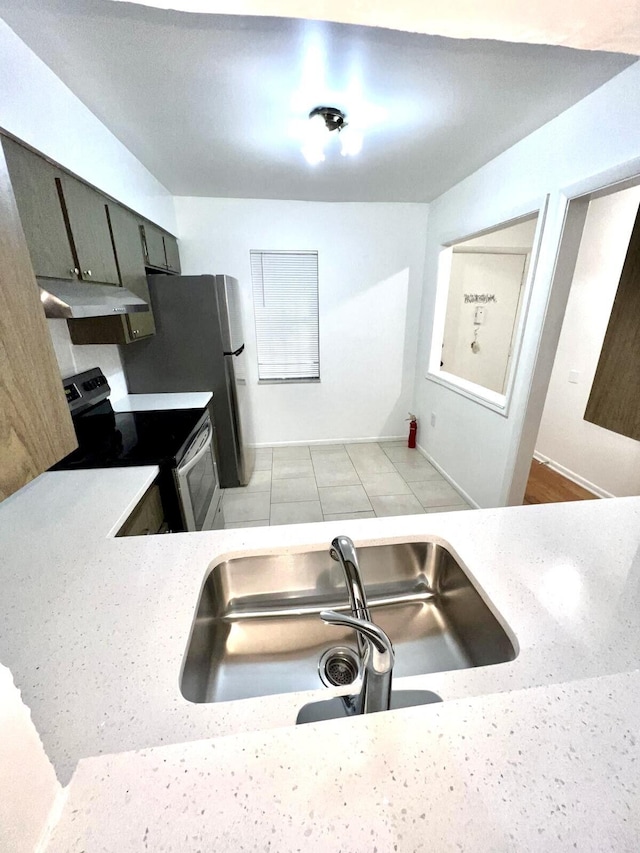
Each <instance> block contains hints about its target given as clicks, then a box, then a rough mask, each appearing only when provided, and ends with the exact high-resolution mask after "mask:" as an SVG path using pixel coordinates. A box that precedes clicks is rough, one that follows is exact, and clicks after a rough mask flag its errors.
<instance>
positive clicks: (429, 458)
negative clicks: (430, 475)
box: [416, 444, 482, 509]
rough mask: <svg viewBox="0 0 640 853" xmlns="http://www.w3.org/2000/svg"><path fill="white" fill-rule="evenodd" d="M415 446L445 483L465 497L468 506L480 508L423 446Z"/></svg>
mask: <svg viewBox="0 0 640 853" xmlns="http://www.w3.org/2000/svg"><path fill="white" fill-rule="evenodd" d="M416 447H417V449H418V450H419V451H420V453H422V455H423V456H424V458H425V459H426V460H427V462H429V464H431V465H433V467H434V468H435V469H436V471H437V472H438V473H439V474H441V475H442V476H443V477H444V479H445V480H446V481H447V483H449V485H450V486H453V488H454V489H455V490H456V492H458V494H459V495H460V496H461V497H463V498H464V499H465V501H466V502H467V503H468V504H469V505H470V506H472V507H474V508H475V509H482V507H481V506H480V504H479V503H477V502H476V501H474V499H473V498H472V497H471V495H470V494H468V492H465V490H464V489H463V488H462V486H461V485H460V484H459V483H456V481H455V480H454V479H453V477H450V476H449V474H447V472H446V471H445V470H444V468H442V466H441V465H438V463H437V462H436V460H435V459H434V458H433V456H431V454H430V453H427V451H426V450H425V449H424V447H422V445H420V444H418V445H416Z"/></svg>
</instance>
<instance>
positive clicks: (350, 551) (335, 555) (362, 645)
mask: <svg viewBox="0 0 640 853" xmlns="http://www.w3.org/2000/svg"><path fill="white" fill-rule="evenodd" d="M329 553H330V554H331V558H332V559H333V560H335V561H336V562H337V563H340V565H341V566H342V571H343V572H344V579H345V581H346V584H347V593H348V595H349V604H350V605H351V613H352V615H353V616H354V618H356V619H364V620H365V621H366V622H372V621H373V620H372V619H371V613H370V612H369V607H368V605H367V594H366V592H365V590H364V584H363V583H362V578H361V577H360V566H359V565H358V557H357V556H356V546H355V545H354V544H353V540H352V539H350V538H349V537H348V536H336V538H335V539H334V540H333V542H332V543H331V549H330V551H329ZM358 651H359V652H360V660H364V656H365V654H366V651H367V643H366V641H365V640H364V638H363V637H362V635H361V634H360V633H358Z"/></svg>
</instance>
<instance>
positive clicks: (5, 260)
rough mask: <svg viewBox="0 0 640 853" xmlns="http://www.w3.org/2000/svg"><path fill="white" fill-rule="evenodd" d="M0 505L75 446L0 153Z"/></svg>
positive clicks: (31, 269) (67, 408) (15, 208)
mask: <svg viewBox="0 0 640 853" xmlns="http://www.w3.org/2000/svg"><path fill="white" fill-rule="evenodd" d="M0 341H2V347H0V500H4V498H6V497H7V496H8V495H10V494H12V493H13V492H15V491H17V490H18V489H20V488H21V487H22V486H24V485H25V484H26V483H28V482H29V481H30V480H33V479H34V477H37V476H38V474H41V473H42V472H43V471H46V470H47V468H49V467H50V466H51V465H53V464H54V463H55V462H58V461H59V460H60V459H62V458H63V457H64V456H66V455H67V454H68V453H71V451H72V450H74V449H75V448H76V447H77V444H78V443H77V441H76V435H75V431H74V429H73V424H72V423H71V415H70V414H69V407H68V406H67V402H66V400H65V395H64V390H63V387H62V381H61V379H60V372H59V370H58V365H57V362H56V357H55V355H54V352H53V345H52V343H51V337H50V335H49V330H48V328H47V322H46V320H45V318H44V311H43V310H42V304H41V302H40V295H39V291H38V287H37V285H36V281H35V278H34V275H33V268H32V265H31V261H30V259H29V253H28V250H27V244H26V241H25V238H24V232H23V229H22V226H21V223H20V217H19V215H18V208H17V206H16V203H15V198H14V195H13V192H12V189H11V183H10V181H9V173H8V171H7V168H6V161H5V158H4V154H3V152H2V148H1V147H0Z"/></svg>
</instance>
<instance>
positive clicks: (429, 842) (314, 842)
mask: <svg viewBox="0 0 640 853" xmlns="http://www.w3.org/2000/svg"><path fill="white" fill-rule="evenodd" d="M639 690H640V674H638V673H635V674H626V675H617V676H609V677H603V678H598V679H591V680H588V681H578V682H573V683H571V684H567V685H560V686H555V687H544V688H535V689H533V690H525V691H516V692H514V693H501V694H497V695H493V696H485V697H478V698H475V699H472V700H458V701H453V702H448V703H446V704H442V705H428V706H426V707H424V708H410V709H406V710H403V711H391V712H389V713H388V714H371V715H369V716H367V717H366V718H365V717H360V718H355V719H352V720H349V721H348V722H347V723H346V724H345V722H344V721H332V722H327V723H320V724H316V725H315V726H300V727H298V728H297V729H277V730H273V731H271V732H254V733H252V734H248V735H244V736H235V737H228V738H219V739H218V740H214V741H199V742H197V743H192V744H182V745H178V746H167V747H162V748H160V749H150V750H143V751H140V752H136V753H124V754H121V755H113V756H105V757H102V758H94V759H86V760H84V761H81V762H80V764H79V766H78V770H77V771H76V773H75V775H74V778H73V781H72V783H71V786H70V791H69V798H68V801H67V804H66V808H65V810H64V814H63V817H62V820H61V822H60V823H59V824H58V826H57V827H56V829H55V831H54V834H53V838H52V841H51V845H50V847H49V848H47V853H72V851H73V852H74V853H81V851H86V853H91V851H98V850H100V851H105V850H107V851H113V853H115V851H118V853H122V851H137V850H154V851H155V850H163V851H173V853H190V852H191V851H193V853H196V851H202V853H204V851H209V850H220V851H248V850H273V851H280V853H284V851H298V850H303V851H313V853H316V851H317V853H332V851H342V853H364V851H369V852H370V853H376V851H378V853H387V851H407V853H408V852H409V851H418V850H424V851H449V850H451V851H460V850H467V851H489V850H491V851H519V853H521V851H532V853H540V851H551V850H554V851H555V850H558V851H560V850H574V849H578V850H583V851H584V850H588V851H594V853H595V851H597V853H602V851H616V853H626V851H628V853H632V851H633V853H635V851H637V850H638V842H639V839H640V812H639V808H638V802H639V800H640V784H639V781H638V779H639V777H638V766H637V765H638V760H637V759H638V748H637V742H638V739H639V738H640V723H639V722H638V713H637V697H638V692H639Z"/></svg>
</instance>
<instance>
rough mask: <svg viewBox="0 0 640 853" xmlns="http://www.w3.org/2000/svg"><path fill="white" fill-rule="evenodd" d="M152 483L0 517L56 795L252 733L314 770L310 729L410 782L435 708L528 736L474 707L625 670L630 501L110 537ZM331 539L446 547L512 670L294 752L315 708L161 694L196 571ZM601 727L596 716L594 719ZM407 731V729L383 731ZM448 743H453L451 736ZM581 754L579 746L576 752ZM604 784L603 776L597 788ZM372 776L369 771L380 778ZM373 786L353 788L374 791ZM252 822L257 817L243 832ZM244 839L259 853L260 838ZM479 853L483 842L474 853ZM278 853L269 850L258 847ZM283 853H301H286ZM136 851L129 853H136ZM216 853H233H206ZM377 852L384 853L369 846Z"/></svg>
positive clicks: (19, 666) (293, 699)
mask: <svg viewBox="0 0 640 853" xmlns="http://www.w3.org/2000/svg"><path fill="white" fill-rule="evenodd" d="M154 473H155V469H153V468H146V469H112V470H108V471H102V472H96V471H80V472H59V473H54V474H45V475H42V476H41V477H40V478H38V480H36V481H35V482H34V483H32V484H31V485H30V486H29V487H27V488H26V489H25V490H23V492H21V493H19V494H18V495H15V496H14V497H13V498H10V499H9V500H7V501H5V502H4V503H3V504H2V505H1V506H0V536H1V537H2V543H3V548H2V554H1V555H0V577H1V579H2V589H3V617H4V623H3V627H2V629H1V630H0V660H1V661H2V662H3V663H4V664H6V665H7V666H9V667H10V668H11V670H12V671H13V674H14V677H15V680H16V683H17V684H18V686H19V687H20V688H21V690H22V693H23V698H24V701H25V702H26V703H27V705H29V707H30V708H31V709H32V713H33V719H34V722H35V724H36V727H37V728H38V730H39V732H40V734H41V736H42V738H43V742H44V745H45V748H46V750H47V753H48V754H49V756H50V757H51V759H52V761H53V762H54V765H55V766H56V769H57V771H58V774H59V776H60V778H61V780H62V781H63V783H66V782H67V781H68V780H69V778H70V776H71V773H72V771H73V768H74V767H75V764H76V762H77V761H78V760H79V759H80V758H83V757H86V756H96V755H98V754H99V753H117V752H122V751H124V750H138V749H141V748H146V747H157V746H159V745H163V744H180V743H185V742H187V741H195V740H201V739H208V738H215V737H218V736H220V735H240V734H241V733H246V732H251V731H253V732H256V731H257V730H262V731H261V733H259V734H253V735H251V736H250V738H249V740H247V741H246V743H247V744H248V743H256V744H258V743H259V744H263V745H264V749H267V750H269V749H271V748H272V747H271V746H269V744H277V743H279V742H280V741H279V739H280V740H285V741H286V740H287V739H288V738H291V739H292V743H298V742H299V743H301V744H302V743H303V741H304V743H305V744H308V741H309V739H311V741H313V739H314V738H317V743H319V744H320V746H319V747H318V750H319V754H320V753H322V752H324V750H323V748H322V742H323V738H324V733H326V732H329V731H330V730H331V731H334V730H335V728H332V729H328V728H324V727H326V726H331V727H335V726H338V727H340V725H342V726H343V728H344V727H345V726H346V727H348V728H349V730H350V731H353V732H360V731H361V732H362V737H363V738H365V739H367V738H368V739H369V740H368V742H369V743H370V747H371V748H372V749H373V748H374V747H375V746H376V745H377V744H381V743H382V742H381V741H380V738H381V734H380V733H381V732H384V731H386V728H385V727H387V726H388V727H389V740H388V742H387V741H386V740H385V741H384V750H383V751H384V753H385V755H390V754H391V752H390V750H394V749H396V750H400V752H401V753H402V754H403V755H406V756H410V755H411V751H412V750H416V753H415V755H416V756H419V760H418V763H417V764H415V768H419V767H420V766H421V765H422V763H423V762H424V756H425V754H427V753H426V752H421V751H420V750H423V749H425V750H426V747H425V746H424V745H423V744H422V745H421V741H420V739H419V738H418V739H416V728H417V727H420V730H421V731H422V729H423V727H424V726H427V725H430V723H429V721H430V720H434V719H439V720H442V721H446V720H448V719H449V718H448V717H447V714H448V713H449V711H448V710H447V709H450V713H451V714H454V713H458V712H457V711H455V712H454V710H453V709H455V708H461V707H463V705H464V703H463V704H462V705H453V704H452V703H451V701H450V700H453V699H468V698H470V697H473V696H479V697H483V696H484V698H482V699H481V700H477V701H481V702H489V703H491V702H496V703H498V704H497V705H495V706H491V707H495V708H496V709H498V708H503V707H507V705H508V706H513V707H514V708H515V707H516V706H518V708H519V709H520V710H519V711H518V713H520V714H523V715H524V716H523V717H522V726H525V720H526V721H528V725H529V726H530V727H531V726H533V725H535V722H534V720H533V719H532V718H531V716H529V717H527V716H526V715H527V707H528V704H529V701H530V700H529V699H528V698H523V697H525V696H528V694H523V693H521V692H516V693H513V694H510V695H505V696H503V697H502V698H500V697H497V698H496V697H488V696H485V694H492V693H506V692H507V691H521V690H522V689H523V688H529V687H536V686H544V685H561V684H563V683H564V686H562V687H561V688H559V689H560V690H561V693H562V696H568V695H569V693H571V690H573V688H570V687H569V686H568V683H569V682H574V681H576V680H579V679H585V678H598V677H600V676H606V675H611V674H615V673H626V672H630V671H632V670H634V669H635V668H636V667H637V666H638V661H639V660H640V621H639V618H638V614H639V613H640V498H624V499H618V500H606V501H604V500H603V501H584V502H581V503H571V504H563V505H553V506H538V507H515V508H509V509H496V510H481V511H474V512H463V513H443V514H428V515H424V516H423V515H420V516H405V517H399V518H386V519H363V520H359V521H347V522H331V523H324V524H304V525H292V526H287V527H271V528H248V529H238V530H229V531H212V532H207V533H195V534H194V533H184V534H176V535H172V536H159V537H128V538H123V539H114V538H111V537H112V535H113V533H114V531H115V530H117V528H118V526H119V525H120V524H121V522H122V520H123V518H124V517H126V514H127V511H130V509H131V508H132V507H133V506H134V505H135V503H136V501H137V500H138V499H139V497H140V495H141V494H142V493H143V492H144V490H145V488H146V487H147V486H148V484H149V483H150V482H151V481H152V479H153V476H154ZM337 533H346V534H348V535H350V536H351V537H352V538H353V539H354V540H355V542H356V544H357V545H358V544H376V543H378V542H381V541H394V540H395V541H403V540H404V541H406V540H414V541H419V540H422V539H424V538H427V537H428V538H437V539H442V540H444V541H446V542H448V543H450V545H451V547H452V550H453V551H454V552H455V553H456V554H457V556H458V557H459V558H460V560H461V561H462V562H463V563H464V564H465V566H466V567H467V569H468V570H469V571H470V574H471V575H472V576H473V578H474V579H475V581H476V583H477V585H479V586H480V587H481V588H482V589H483V590H484V592H485V593H486V595H487V596H488V598H489V599H490V600H491V601H492V602H493V604H494V605H495V607H496V608H497V610H498V611H499V612H500V614H501V615H502V617H503V618H504V620H505V621H506V622H507V623H508V625H509V626H510V628H511V630H512V631H513V632H514V633H515V635H516V637H517V639H518V642H519V646H520V651H519V655H518V657H517V658H516V660H514V661H512V662H510V663H505V664H499V665H497V666H491V667H482V668H478V669H470V670H459V671H456V672H446V673H436V674H432V675H427V676H416V677H413V678H406V679H397V681H396V686H397V687H404V688H409V687H412V688H421V689H428V690H434V691H435V692H436V693H438V694H439V695H440V696H442V698H443V700H444V704H443V705H441V706H438V707H436V706H424V707H422V708H415V709H408V710H406V711H402V712H400V711H399V712H393V713H390V714H385V715H381V716H378V717H371V718H368V719H367V720H364V721H363V720H356V721H347V722H346V723H345V721H341V723H332V724H326V723H324V724H320V727H318V726H310V727H307V728H308V732H307V733H306V734H303V735H301V734H299V731H301V730H296V729H294V728H287V729H286V730H285V731H284V732H282V731H280V732H278V731H276V730H277V729H278V728H279V727H288V726H291V725H292V724H293V722H294V721H295V717H296V714H297V711H298V709H299V708H300V707H301V706H302V705H303V704H304V703H305V702H307V701H309V700H310V699H311V698H313V699H317V698H319V693H318V692H316V691H311V692H307V693H290V694H284V695H280V696H267V697H260V698H259V699H247V700H243V701H240V702H229V703H219V704H209V705H207V704H202V705H195V704H191V703H189V702H187V701H186V700H185V699H184V698H183V697H182V696H181V694H180V691H179V687H178V679H179V675H180V668H181V664H182V658H183V655H184V652H185V648H186V644H187V640H188V637H189V633H190V629H191V624H192V620H193V616H194V611H195V607H196V604H197V601H198V597H199V593H200V589H201V586H202V583H203V581H204V578H205V577H206V575H207V573H208V571H209V569H210V568H211V567H212V566H213V565H215V564H216V563H218V562H219V561H221V560H222V559H226V558H228V557H229V556H234V555H236V556H240V555H243V554H248V553H274V552H279V551H285V552H295V551H304V550H316V549H321V550H324V549H327V546H328V543H329V541H330V540H331V538H332V537H333V536H335V535H336V534H337ZM595 683H596V684H597V683H598V682H597V681H596V682H595ZM620 684H621V685H622V686H620V690H621V691H622V692H623V693H624V694H625V695H627V694H628V695H629V697H631V696H632V694H633V695H635V700H634V699H632V698H629V702H630V704H631V706H633V702H634V701H635V702H636V703H637V701H638V686H637V681H633V680H624V679H622V680H621V681H620ZM548 689H549V690H551V691H552V692H551V693H549V694H545V693H544V691H542V692H541V693H540V694H539V695H540V696H541V697H543V698H541V700H540V701H541V702H546V701H547V699H546V698H544V696H545V695H548V696H552V695H555V694H553V691H554V690H556V687H552V688H548ZM577 689H578V688H577V686H576V690H577ZM323 695H325V696H326V695H327V694H326V691H323ZM530 695H531V696H534V695H538V694H537V693H531V694H530ZM599 696H600V694H599V692H598V689H597V688H596V698H595V699H594V698H593V697H592V699H591V700H590V702H591V704H592V706H593V708H594V711H593V713H596V706H598V707H600V706H599V705H598V701H599V699H598V697H599ZM518 697H520V698H518ZM557 701H560V700H557ZM563 701H564V700H563ZM576 701H579V700H576ZM626 701H627V700H625V702H626ZM500 702H503V703H506V704H505V705H504V706H502V705H500ZM518 703H520V704H518ZM605 704H606V703H605ZM464 707H467V706H466V705H464ZM478 707H479V706H478ZM487 707H489V706H487ZM601 710H602V713H603V714H604V713H605V708H604V706H602V709H601ZM499 713H503V711H502V710H501V711H499ZM514 713H515V711H514ZM598 713H599V712H598ZM396 715H400V716H396ZM403 715H405V716H403ZM409 719H410V720H411V721H412V725H411V726H410V727H409V728H407V727H405V726H403V725H402V724H401V723H400V724H396V723H395V722H394V720H409ZM414 723H415V725H414ZM352 726H355V728H352ZM369 727H370V730H369ZM268 730H271V731H270V732H269V731H268ZM337 731H338V734H339V732H340V728H338V729H337ZM457 732H458V736H459V737H462V733H461V731H460V727H458V729H457ZM243 737H249V736H248V735H244V736H243ZM243 737H234V738H231V739H230V740H229V741H228V743H229V744H236V747H235V752H234V756H235V758H234V760H235V759H238V760H240V759H241V758H242V754H243V752H244V751H246V750H247V749H248V748H249V747H246V746H244V745H243V744H244V743H245V741H244V739H243ZM345 737H347V735H345ZM541 737H542V736H541ZM272 738H273V740H272ZM301 738H302V739H303V740H301ZM584 740H585V739H584V737H583V741H584ZM589 740H590V738H589V735H588V734H587V737H586V742H587V745H588V741H589ZM224 742H226V741H219V742H218V745H217V746H216V749H218V748H219V745H220V744H222V743H224ZM540 742H541V743H543V742H544V743H546V746H545V759H544V760H550V758H551V755H552V753H553V751H554V748H553V746H552V748H551V749H549V748H548V747H549V741H540ZM583 745H584V743H583ZM184 748H185V749H187V748H186V747H184ZM194 748H195V747H194ZM201 748H202V747H201ZM209 748H212V747H209ZM231 748H232V747H231V746H229V749H231ZM261 748H262V747H261ZM273 749H274V750H276V749H277V747H273ZM306 749H307V747H306V746H305V750H306ZM427 752H428V750H427ZM172 754H173V753H172ZM175 754H176V755H177V753H175ZM189 754H190V753H189ZM338 754H340V750H339V749H338V748H337V749H336V752H335V755H338ZM185 755H187V753H185ZM194 755H195V753H194ZM306 758H307V757H306V752H303V754H302V755H298V758H297V772H298V773H299V775H304V774H305V773H306V772H307V770H306V768H307V766H308V764H307V760H306ZM114 760H115V759H114ZM186 760H187V759H186V758H185V761H186ZM318 760H319V759H318ZM603 760H604V759H603ZM96 766H97V765H96ZM232 769H233V768H231V769H228V772H229V773H231V770H232ZM618 769H619V765H618V764H617V763H615V762H614V764H613V765H612V766H611V768H610V772H611V774H615V773H617V772H618ZM383 771H384V773H386V770H385V768H384V767H383V765H380V767H379V774H380V775H383ZM221 772H222V771H221ZM224 772H225V773H226V772H227V770H225V771H224ZM292 772H293V771H292ZM350 772H351V773H352V775H353V772H354V771H353V770H351V771H350ZM407 772H408V771H407ZM411 772H414V771H413V770H412V771H411ZM331 778H336V777H335V775H334V776H332V777H331ZM378 778H379V776H377V775H376V776H375V777H371V779H370V781H372V780H373V784H378ZM513 778H514V779H515V778H516V777H515V776H514V777H513ZM250 781H251V780H245V782H246V784H249V782H250ZM600 781H601V780H600ZM263 782H264V784H267V780H266V779H263ZM294 784H295V783H294ZM362 784H364V783H362ZM547 784H551V782H550V781H549V779H548V780H546V781H545V785H547ZM454 788H455V786H454ZM243 790H244V791H245V792H247V791H248V790H249V788H247V789H243ZM360 794H362V791H360ZM511 794H513V791H512V790H511ZM239 796H240V794H239ZM242 796H244V794H242ZM265 796H266V793H265ZM309 796H310V794H309ZM321 805H322V802H320V803H319V806H321ZM425 805H427V804H425ZM261 808H264V805H263V806H261ZM438 808H440V806H438ZM475 813H476V812H474V814H475ZM400 814H402V812H401V810H400ZM259 817H260V809H259V808H258V811H257V812H256V813H255V815H253V813H252V818H253V819H255V820H258V818H259ZM337 817H340V815H338V816H337ZM459 819H460V820H462V819H464V815H461V816H460V817H459ZM486 820H487V821H488V820H489V817H486ZM251 822H253V821H251ZM269 831H270V829H269ZM505 831H506V830H505ZM303 837H304V833H303ZM385 837H386V836H385ZM256 840H259V841H260V844H259V845H258V846H261V847H262V848H264V847H266V846H267V839H264V838H260V839H256ZM492 844H493V842H492V841H491V838H490V837H489V838H488V842H487V845H485V846H486V847H488V848H491V845H492ZM277 846H278V845H277V843H276V840H275V839H274V842H273V848H276V849H277ZM300 846H302V847H303V848H305V849H314V848H312V847H311V846H310V845H309V844H306V843H303V842H302V841H301V842H300ZM506 846H507V848H508V845H506ZM139 847H140V849H144V845H143V844H142V840H141V839H140V844H139ZM149 847H150V849H152V848H153V845H149ZM285 847H286V845H285ZM497 848H498V849H505V847H504V845H503V846H500V844H497ZM107 849H117V848H113V847H112V848H107ZM119 849H136V847H135V846H134V847H133V848H124V847H122V848H119ZM156 849H157V848H156ZM174 849H180V848H175V847H174ZM184 849H189V848H184ZM194 849H197V847H195V848H194ZM218 849H234V848H232V847H228V848H225V847H224V845H223V844H221V845H220V846H219V848H218ZM287 849H288V848H287ZM315 849H321V848H320V847H316V848H315ZM343 849H358V848H357V847H351V848H350V847H348V845H347V846H344V847H343ZM365 849H369V848H365ZM370 849H373V845H372V846H371V848H370ZM379 849H380V851H382V850H385V849H387V848H386V847H385V844H384V843H383V844H382V845H381V846H380V847H379ZM404 849H407V848H406V847H405V848H404ZM411 849H413V848H411ZM532 849H533V848H532ZM587 849H589V848H587Z"/></svg>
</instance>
